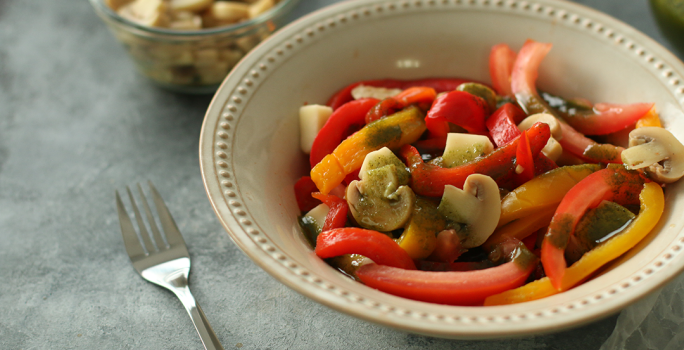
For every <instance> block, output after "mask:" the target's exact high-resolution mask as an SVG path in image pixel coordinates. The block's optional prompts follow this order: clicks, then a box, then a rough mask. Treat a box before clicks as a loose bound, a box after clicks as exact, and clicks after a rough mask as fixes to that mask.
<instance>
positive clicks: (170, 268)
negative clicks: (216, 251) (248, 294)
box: [116, 181, 223, 350]
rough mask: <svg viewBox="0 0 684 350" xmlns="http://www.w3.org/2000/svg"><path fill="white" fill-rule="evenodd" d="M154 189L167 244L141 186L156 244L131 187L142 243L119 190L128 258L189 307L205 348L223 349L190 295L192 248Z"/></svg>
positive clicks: (153, 281)
mask: <svg viewBox="0 0 684 350" xmlns="http://www.w3.org/2000/svg"><path fill="white" fill-rule="evenodd" d="M148 184H149V186H150V193H151V197H152V200H153V201H154V206H155V208H156V209H157V214H158V215H159V222H160V223H161V226H162V229H163V230H164V234H165V236H166V241H164V239H163V238H162V235H161V233H160V232H159V229H158V228H157V224H156V223H155V220H154V217H153V215H152V211H151V210H150V206H149V204H148V203H147V199H146V198H145V194H144V193H143V191H142V187H140V184H138V185H137V187H138V191H139V192H140V198H141V200H142V204H143V208H144V210H145V214H146V216H147V222H148V224H149V226H150V231H152V236H153V237H154V244H153V243H152V240H151V239H150V235H149V234H148V232H147V229H146V228H145V223H144V222H143V218H142V215H140V211H139V210H138V207H137V206H136V204H135V199H134V198H133V194H132V193H131V190H130V188H128V187H126V191H127V192H128V197H129V198H130V199H131V206H132V207H133V212H134V213H135V219H136V221H137V222H138V230H139V233H140V238H141V239H142V242H141V241H140V239H139V237H138V235H137V234H136V231H135V228H134V227H133V223H132V222H131V219H130V217H129V216H128V214H127V213H126V208H125V207H124V205H123V202H122V201H121V197H120V196H119V191H116V208H117V211H118V212H119V223H120V224H121V234H122V235H123V240H124V245H125V246H126V251H127V252H128V256H129V257H130V258H131V262H132V263H133V267H134V268H135V269H136V270H137V271H138V273H139V274H140V275H141V276H142V277H143V278H144V279H146V280H148V281H150V282H152V283H155V284H158V285H160V286H162V287H164V288H166V289H168V290H170V291H172V292H173V293H174V294H176V296H177V297H178V298H179V299H180V301H181V302H182V303H183V306H185V310H187V311H188V314H190V318H191V319H192V323H193V324H194V325H195V329H197V333H199V336H200V339H201V340H202V344H203V345H204V348H205V349H207V350H211V349H221V350H223V347H222V346H221V343H220V342H219V340H218V338H217V337H216V334H215V333H214V330H213V329H212V328H211V325H209V321H208V320H207V317H206V316H205V315H204V312H203V311H202V308H201V307H200V306H199V304H198V303H197V302H196V301H195V298H194V297H193V296H192V294H191V293H190V288H188V274H189V273H190V255H189V254H188V248H187V247H186V246H185V241H184V240H183V236H181V233H180V231H179V230H178V226H176V222H175V221H174V220H173V217H171V213H170V212H169V209H168V208H167V207H166V204H164V201H163V200H162V198H161V196H160V195H159V192H158V191H157V189H156V188H155V187H154V185H152V182H149V181H148Z"/></svg>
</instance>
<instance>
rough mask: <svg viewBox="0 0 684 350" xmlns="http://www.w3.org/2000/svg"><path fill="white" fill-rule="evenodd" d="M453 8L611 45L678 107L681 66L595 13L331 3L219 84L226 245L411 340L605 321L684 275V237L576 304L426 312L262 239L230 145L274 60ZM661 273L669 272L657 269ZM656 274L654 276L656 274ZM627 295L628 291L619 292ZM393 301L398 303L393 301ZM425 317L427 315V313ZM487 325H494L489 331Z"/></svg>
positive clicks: (559, 5) (205, 171) (441, 2)
mask: <svg viewBox="0 0 684 350" xmlns="http://www.w3.org/2000/svg"><path fill="white" fill-rule="evenodd" d="M461 8H468V9H476V10H481V11H501V12H509V11H510V12H515V13H516V14H518V15H520V14H522V15H527V16H539V17H543V18H547V20H553V21H556V22H557V24H561V25H565V26H575V27H577V28H580V29H581V30H586V31H589V32H590V34H591V35H595V36H599V37H601V38H602V40H604V41H606V43H610V44H612V45H618V46H620V47H621V48H622V49H624V50H626V51H627V52H628V54H629V55H633V57H632V58H634V59H637V60H643V62H642V63H643V64H647V65H649V66H650V67H651V69H652V70H654V71H656V72H657V73H658V74H659V79H660V81H661V83H663V85H666V86H667V87H668V89H669V90H670V92H671V93H672V95H673V96H676V99H677V101H678V105H677V107H678V108H681V107H682V105H684V87H683V86H684V84H682V81H684V79H682V72H684V65H683V64H682V62H681V61H679V60H678V59H677V58H676V57H675V56H674V55H672V54H671V53H670V52H669V51H668V50H667V49H665V48H663V47H662V46H661V45H659V44H658V43H656V42H655V41H653V40H652V39H650V38H648V37H647V36H646V35H644V34H642V33H640V32H639V31H637V30H636V29H634V28H632V27H630V26H629V25H627V24H625V23H623V22H620V21H619V20H617V19H614V18H612V17H610V16H608V15H606V14H603V13H601V12H599V11H596V10H594V9H591V8H588V7H585V6H582V5H578V4H574V3H570V2H565V1H554V0H536V1H518V0H366V1H347V2H340V3H336V4H333V5H330V6H328V7H326V8H323V9H320V10H318V11H316V12H314V13H311V14H308V15H306V16H304V17H302V18H300V19H298V20H296V21H295V22H293V23H291V24H290V25H288V26H286V27H284V28H283V29H281V30H280V31H278V32H276V33H275V34H274V35H273V36H272V37H270V38H268V39H267V40H265V41H264V42H262V43H261V44H259V46H257V47H256V48H255V49H254V50H253V51H251V52H250V53H249V54H248V55H247V56H246V57H245V58H244V59H243V60H242V62H241V63H239V64H238V66H236V67H235V68H234V69H233V71H232V72H231V73H230V74H229V75H228V77H226V79H225V80H224V82H223V84H222V85H221V87H220V88H219V90H218V91H217V93H216V95H215V96H214V98H213V100H212V102H211V104H210V106H209V108H208V110H207V113H206V115H205V120H204V123H203V125H202V132H201V135H200V167H201V172H202V178H203V181H204V185H205V189H206V191H207V194H208V197H209V200H210V202H211V204H212V207H213V208H214V211H215V212H216V214H217V216H218V218H219V220H220V221H221V223H222V225H223V226H224V228H225V229H226V231H227V232H228V233H229V235H230V237H231V238H232V239H233V241H234V242H235V243H236V244H237V245H238V246H239V247H240V248H241V249H242V251H243V252H245V253H246V254H247V255H248V256H249V257H250V258H251V259H252V260H253V261H254V262H255V263H256V264H257V265H259V266H260V267H261V268H263V269H264V270H265V271H267V272H268V273H269V274H271V275H272V276H273V277H274V278H276V279H277V280H279V281H280V282H282V283H283V284H285V285H286V286H288V287H290V288H291V289H293V290H295V291H297V292H299V293H301V294H303V295H305V296H307V297H309V298H311V299H313V300H315V301H317V302H319V303H321V304H324V305H326V306H328V307H331V308H333V309H335V310H338V311H340V312H344V313H347V314H350V315H353V316H355V317H358V318H361V319H365V320H367V321H371V322H374V323H378V324H381V325H385V326H391V327H395V328H399V329H402V330H405V331H410V332H414V333H419V334H425V335H431V336H438V337H446V338H460V339H483V338H492V337H506V336H520V335H526V334H539V333H546V332H552V331H558V330H562V329H566V328H570V327H575V326H578V325H581V324H584V323H587V322H590V321H592V320H596V319H598V318H602V317H606V316H608V315H611V314H613V313H615V312H617V311H619V310H620V309H622V308H624V307H626V306H627V305H629V304H630V303H632V302H634V301H636V300H637V299H639V298H642V297H644V296H646V295H647V294H648V293H650V292H653V291H654V290H656V289H658V288H660V287H662V286H663V285H665V284H666V283H667V282H669V281H670V280H671V279H672V278H674V277H675V276H676V275H677V274H678V273H679V272H681V271H682V270H683V269H684V256H682V254H681V252H682V251H683V250H684V249H682V248H684V233H683V232H679V233H678V234H677V237H676V239H674V240H673V241H672V242H669V245H668V247H667V249H665V250H663V251H662V252H659V254H658V257H657V258H656V259H654V260H652V261H650V262H649V263H648V264H646V265H645V266H644V267H643V268H642V269H640V270H639V271H635V272H634V273H633V274H632V275H631V276H629V277H628V278H624V279H622V280H620V281H618V282H616V283H613V284H611V285H607V286H605V287H604V288H601V289H599V290H598V291H595V292H593V293H590V294H588V295H586V296H585V297H583V298H578V299H575V300H571V301H569V302H564V303H560V304H557V303H556V304H554V303H550V302H545V301H544V299H542V300H537V301H533V302H528V303H523V304H516V305H507V306H494V307H481V308H472V307H458V306H444V305H434V304H427V303H422V302H416V301H412V300H407V299H401V298H397V297H394V296H388V295H386V294H383V293H381V292H378V291H375V290H372V289H370V288H367V289H368V291H364V292H363V293H359V292H358V291H350V290H346V289H344V288H341V287H338V286H335V285H334V284H332V283H330V282H329V281H327V280H325V278H323V277H321V276H319V275H318V274H317V272H316V271H310V270H307V269H306V268H305V267H302V266H300V264H298V263H297V261H295V260H293V259H292V258H291V257H290V256H288V254H287V252H285V251H282V250H281V249H280V248H279V247H278V246H277V245H275V244H274V243H273V242H272V241H271V240H270V239H269V238H268V236H267V235H265V234H264V233H263V232H262V230H261V228H260V226H259V223H258V222H256V221H255V219H254V218H253V217H252V216H251V214H250V213H249V209H248V208H246V205H245V202H244V200H243V198H242V195H241V193H240V191H239V190H238V189H237V187H238V186H237V184H236V181H235V176H234V173H233V167H232V166H231V164H230V161H231V159H232V157H231V155H230V152H231V151H232V149H233V148H232V147H231V145H230V142H231V140H232V138H233V137H232V136H233V135H235V132H236V129H237V127H236V125H237V122H238V121H239V119H240V116H241V112H242V111H243V109H244V106H245V100H247V99H248V98H249V96H250V94H251V93H252V91H254V89H255V88H257V87H258V86H259V84H260V82H261V81H263V80H264V79H265V77H267V76H268V75H269V74H270V72H271V71H272V70H273V69H271V68H274V67H276V66H277V64H278V63H279V62H280V61H281V60H284V59H286V58H287V57H289V55H290V54H292V53H293V52H296V50H297V48H298V47H305V46H306V45H307V44H308V43H309V42H310V41H311V40H314V39H315V38H316V36H321V35H326V33H327V32H330V31H335V30H338V29H339V28H343V27H345V26H349V25H352V24H353V22H354V21H357V20H372V18H373V17H382V16H392V15H395V14H396V13H401V12H403V11H407V12H410V11H432V10H439V9H448V10H451V11H458V10H459V9H461ZM665 267H667V269H664V268H665ZM656 272H657V273H656ZM627 290H630V291H631V292H632V293H629V294H628V293H625V291H627ZM397 299H400V300H401V301H400V302H396V300H397ZM426 310H429V311H426ZM492 326H493V327H492Z"/></svg>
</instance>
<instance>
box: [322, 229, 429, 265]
mask: <svg viewBox="0 0 684 350" xmlns="http://www.w3.org/2000/svg"><path fill="white" fill-rule="evenodd" d="M344 254H359V255H363V256H365V257H367V258H369V259H371V260H373V261H374V262H375V263H376V264H380V265H387V266H391V267H395V268H398V269H404V270H415V269H416V265H415V264H414V263H413V260H411V257H410V256H409V255H408V253H407V252H406V251H405V250H404V249H402V248H401V247H400V246H399V244H397V242H395V241H394V240H393V239H391V238H390V237H389V236H387V235H385V234H382V233H380V232H378V231H372V230H366V229H362V228H356V227H346V228H338V229H332V230H329V231H323V232H321V234H319V235H318V238H317V239H316V255H318V257H320V258H322V259H326V258H332V257H334V256H339V255H344Z"/></svg>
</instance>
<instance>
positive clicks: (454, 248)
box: [428, 230, 468, 263]
mask: <svg viewBox="0 0 684 350" xmlns="http://www.w3.org/2000/svg"><path fill="white" fill-rule="evenodd" d="M466 251H468V249H466V248H463V245H462V244H461V237H460V236H459V235H458V233H456V230H444V231H441V232H440V233H438V234H437V245H436V247H435V250H434V251H432V254H430V256H429V257H428V259H429V260H432V261H438V262H443V263H453V262H454V261H456V259H458V257H459V256H461V254H463V253H465V252H466Z"/></svg>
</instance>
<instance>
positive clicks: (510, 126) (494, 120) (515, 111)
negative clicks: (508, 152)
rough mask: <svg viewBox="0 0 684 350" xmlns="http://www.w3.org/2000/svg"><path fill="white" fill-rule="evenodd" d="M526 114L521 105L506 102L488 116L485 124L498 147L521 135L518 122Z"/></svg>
mask: <svg viewBox="0 0 684 350" xmlns="http://www.w3.org/2000/svg"><path fill="white" fill-rule="evenodd" d="M526 116H527V115H526V114H525V112H523V110H522V109H520V107H518V106H516V105H514V104H512V103H506V104H505V105H503V106H501V107H499V109H497V110H496V111H495V112H494V113H492V115H491V116H490V117H489V118H487V121H486V122H485V125H486V126H487V129H488V130H489V135H490V136H491V137H492V140H494V143H495V144H496V146H497V147H501V146H503V145H505V144H507V143H509V142H511V141H512V140H513V139H515V138H516V137H518V136H520V134H521V131H520V129H518V123H520V122H521V121H522V120H523V119H525V117H526Z"/></svg>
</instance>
